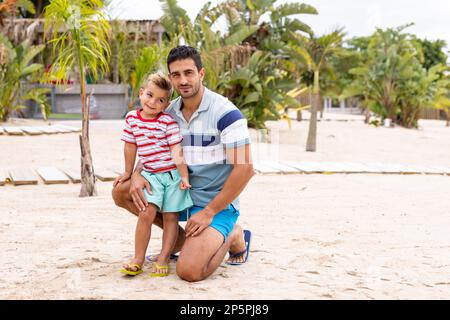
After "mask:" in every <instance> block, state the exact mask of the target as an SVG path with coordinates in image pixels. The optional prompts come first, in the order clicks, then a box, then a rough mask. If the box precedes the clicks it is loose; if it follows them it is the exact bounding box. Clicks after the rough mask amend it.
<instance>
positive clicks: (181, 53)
mask: <svg viewBox="0 0 450 320" xmlns="http://www.w3.org/2000/svg"><path fill="white" fill-rule="evenodd" d="M184 59H192V60H194V63H195V66H196V67H197V70H198V71H200V70H201V68H203V65H202V59H201V58H200V53H198V51H197V49H195V48H192V47H190V46H177V47H175V48H173V49H172V50H170V52H169V55H168V56H167V69H168V70H169V72H170V68H169V65H170V64H171V63H172V62H174V61H178V60H184Z"/></svg>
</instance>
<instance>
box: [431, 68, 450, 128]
mask: <svg viewBox="0 0 450 320" xmlns="http://www.w3.org/2000/svg"><path fill="white" fill-rule="evenodd" d="M447 70H448V67H447ZM433 106H434V107H435V108H436V109H438V110H442V111H444V113H445V116H446V118H447V121H446V126H447V127H450V75H449V74H447V76H446V77H445V78H443V79H441V80H440V81H439V82H438V85H437V90H436V95H435V100H434V102H433Z"/></svg>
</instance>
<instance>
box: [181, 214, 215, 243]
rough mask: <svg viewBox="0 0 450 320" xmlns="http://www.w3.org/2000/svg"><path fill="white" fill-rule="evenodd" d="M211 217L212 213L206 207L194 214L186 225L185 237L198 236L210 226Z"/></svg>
mask: <svg viewBox="0 0 450 320" xmlns="http://www.w3.org/2000/svg"><path fill="white" fill-rule="evenodd" d="M213 217H214V213H213V212H212V210H211V209H209V208H208V207H206V208H205V209H203V210H201V211H199V212H197V213H196V214H194V215H193V216H192V217H190V218H189V220H188V222H187V223H186V228H185V231H186V237H191V236H192V237H195V236H198V235H199V234H200V233H202V231H203V230H205V229H206V228H207V227H208V226H209V225H210V224H211V222H212V220H213Z"/></svg>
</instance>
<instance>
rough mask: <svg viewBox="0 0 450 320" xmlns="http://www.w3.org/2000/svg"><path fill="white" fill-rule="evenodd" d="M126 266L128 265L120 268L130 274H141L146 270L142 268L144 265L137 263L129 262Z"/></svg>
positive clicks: (122, 271)
mask: <svg viewBox="0 0 450 320" xmlns="http://www.w3.org/2000/svg"><path fill="white" fill-rule="evenodd" d="M125 266H126V268H122V269H120V272H121V273H124V274H126V275H128V276H137V275H138V274H141V273H142V272H144V270H142V267H141V266H140V265H138V264H135V263H133V264H127V265H125ZM132 268H134V269H135V270H130V269H132Z"/></svg>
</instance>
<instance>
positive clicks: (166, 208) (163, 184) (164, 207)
mask: <svg viewBox="0 0 450 320" xmlns="http://www.w3.org/2000/svg"><path fill="white" fill-rule="evenodd" d="M142 176H143V177H144V178H145V179H147V181H148V182H149V183H150V186H151V189H152V194H149V193H148V192H147V189H144V195H145V198H146V199H147V201H148V203H153V204H154V205H156V206H157V207H158V211H160V212H180V211H183V210H185V209H187V208H190V207H192V206H193V205H194V204H193V203H192V199H191V196H190V195H189V190H180V182H181V176H180V174H179V173H178V170H176V169H174V170H172V171H168V172H164V173H151V172H147V171H142Z"/></svg>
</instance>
